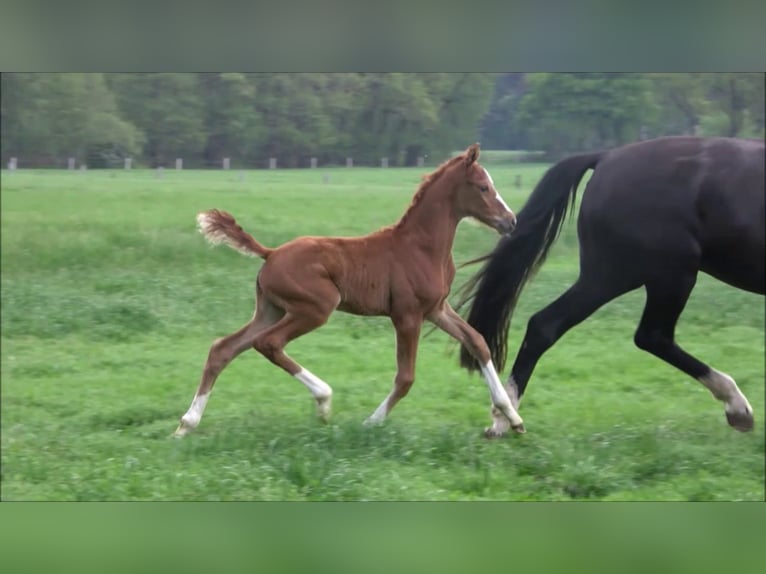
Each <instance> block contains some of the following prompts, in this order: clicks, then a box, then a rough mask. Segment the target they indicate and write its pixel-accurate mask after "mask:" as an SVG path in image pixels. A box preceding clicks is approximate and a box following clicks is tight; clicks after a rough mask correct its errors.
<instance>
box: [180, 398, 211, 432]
mask: <svg viewBox="0 0 766 574" xmlns="http://www.w3.org/2000/svg"><path fill="white" fill-rule="evenodd" d="M209 398H210V393H207V394H205V395H199V396H198V395H194V400H193V401H192V404H191V406H190V407H189V410H188V411H186V414H185V415H184V416H182V417H181V420H182V421H183V423H184V425H186V426H187V427H191V428H195V427H196V426H197V425H198V424H199V421H200V420H201V419H202V413H203V412H205V405H207V400H208V399H209Z"/></svg>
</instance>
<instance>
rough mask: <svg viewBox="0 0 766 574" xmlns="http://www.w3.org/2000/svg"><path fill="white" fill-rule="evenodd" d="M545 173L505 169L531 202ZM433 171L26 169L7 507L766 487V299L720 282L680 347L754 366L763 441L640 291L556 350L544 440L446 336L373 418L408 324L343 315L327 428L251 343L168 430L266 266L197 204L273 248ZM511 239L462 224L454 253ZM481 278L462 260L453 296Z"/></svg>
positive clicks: (759, 494)
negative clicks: (397, 340) (504, 415)
mask: <svg viewBox="0 0 766 574" xmlns="http://www.w3.org/2000/svg"><path fill="white" fill-rule="evenodd" d="M544 167H545V166H542V165H530V164H524V165H516V166H514V165H498V166H491V165H490V168H491V171H492V176H493V178H494V180H495V184H496V186H497V188H498V190H499V191H500V192H501V193H502V194H503V196H504V198H505V200H506V201H507V203H508V204H509V205H510V206H511V207H512V208H513V209H514V210H516V211H518V210H519V209H520V207H521V205H522V204H523V202H524V199H525V198H526V196H527V195H528V193H529V192H530V191H531V188H532V187H533V185H534V183H535V182H536V181H537V179H538V178H539V177H540V176H541V175H542V172H543V170H544ZM426 169H427V168H426ZM424 171H425V170H424V169H367V168H353V169H345V168H336V169H321V168H320V169H316V170H309V169H304V170H292V171H291V170H270V171H266V170H264V171H248V172H244V173H243V174H241V175H240V172H237V171H226V172H224V171H215V172H212V171H210V172H200V171H183V172H175V171H170V170H166V171H165V173H164V176H163V177H162V178H158V177H156V174H155V173H154V172H151V171H148V170H147V171H138V170H136V171H130V172H124V171H88V172H84V173H83V172H77V171H73V172H64V171H27V170H19V171H16V172H13V173H9V172H6V171H4V172H3V174H2V395H1V397H2V402H1V408H2V413H1V414H2V417H1V424H2V485H1V486H2V499H3V500H572V499H591V500H592V499H597V500H741V499H746V500H762V499H763V498H764V426H763V423H764V419H765V418H766V412H765V409H764V300H763V298H762V297H760V296H756V295H752V294H748V293H744V292H740V291H737V290H735V289H733V288H730V287H728V286H725V285H722V284H721V283H718V282H717V281H715V280H713V279H711V278H710V277H707V276H704V275H701V276H700V278H699V280H698V283H697V288H696V289H695V291H694V293H693V294H692V297H691V300H690V301H689V303H688V305H687V308H686V311H685V313H684V314H683V315H682V317H681V320H680V323H679V326H678V331H677V332H678V340H679V342H680V343H681V344H682V345H684V347H685V348H686V349H688V350H689V352H691V353H693V354H695V355H697V356H698V357H699V358H700V359H702V360H704V361H706V362H708V363H709V364H711V365H712V366H714V367H716V368H718V369H720V370H722V371H725V372H727V373H729V374H731V375H732V376H733V377H734V378H735V379H736V380H737V383H738V384H739V386H740V388H741V389H742V391H743V392H744V393H745V394H746V395H747V397H748V398H749V400H750V403H751V404H752V406H753V409H754V414H755V419H756V423H755V424H756V426H755V430H754V432H752V433H750V434H741V433H738V432H736V431H734V430H732V429H730V428H729V427H728V426H727V425H726V422H725V418H724V413H723V405H722V404H721V403H718V402H717V401H715V400H714V399H713V398H712V396H711V395H710V394H709V393H708V391H707V390H705V389H704V388H703V387H702V386H701V385H700V384H699V383H697V382H696V381H694V380H692V379H690V378H688V377H686V376H685V375H684V374H683V373H681V372H679V371H676V370H674V369H673V368H671V367H669V366H668V365H666V364H665V363H663V362H661V361H660V360H658V359H656V358H655V357H652V356H650V355H648V354H646V353H644V352H642V351H640V350H638V349H637V348H636V347H635V346H634V345H633V340H632V339H633V332H634V330H635V328H636V325H637V322H638V319H639V317H640V314H641V309H642V305H643V299H644V297H643V293H642V292H633V293H630V294H628V295H627V296H625V297H623V298H621V299H618V300H616V301H614V302H612V303H610V304H609V305H607V306H606V307H604V308H603V309H601V310H600V311H599V312H597V313H596V314H595V315H594V316H593V317H592V318H590V319H589V320H588V321H586V322H585V323H583V324H582V325H580V326H578V327H576V328H575V329H573V330H572V331H570V332H569V333H568V334H566V335H565V336H564V337H563V338H562V340H561V341H559V343H558V344H557V345H556V346H555V347H554V348H553V349H551V350H550V351H549V352H548V353H547V354H546V355H545V356H544V357H543V359H542V360H541V362H540V364H539V365H538V367H537V370H536V371H535V373H534V375H533V378H532V380H531V382H530V386H529V388H528V390H527V393H526V395H525V397H524V401H523V403H522V405H521V410H520V412H521V414H522V416H523V417H524V421H525V425H526V428H527V434H525V435H516V436H512V437H509V438H507V439H502V440H498V441H487V440H485V439H483V438H482V436H481V434H482V431H483V429H484V427H485V426H487V425H488V424H489V412H488V411H489V397H488V393H487V390H486V387H485V386H484V383H483V381H482V379H481V378H480V376H478V375H475V376H470V375H468V374H467V373H466V372H465V371H463V370H461V369H460V368H459V367H458V357H457V350H458V349H457V346H456V345H455V344H453V343H451V342H450V341H448V338H447V336H446V335H445V334H443V333H441V332H436V331H434V332H433V333H430V334H428V335H427V336H426V337H425V338H424V339H423V341H422V343H421V346H420V349H419V354H418V364H417V376H416V381H415V384H414V386H413V388H412V390H411V392H410V394H409V395H408V396H407V397H406V398H405V399H404V400H403V401H402V402H401V403H400V404H399V405H398V406H397V407H396V409H395V410H394V411H393V413H392V415H391V417H390V418H389V420H388V421H387V422H386V423H385V424H384V425H382V426H380V427H374V428H367V427H363V426H362V425H361V422H362V421H363V420H364V418H366V417H367V416H368V415H369V414H370V413H372V411H373V410H374V409H375V408H376V407H377V405H378V404H379V403H380V401H381V400H382V399H383V397H384V396H385V395H386V394H387V393H388V392H389V390H390V388H391V384H392V380H393V376H394V373H395V349H394V331H393V329H392V327H391V326H390V324H389V322H388V320H387V319H383V318H369V317H355V316H351V315H345V314H341V313H337V314H334V315H333V316H332V318H331V320H330V322H329V323H328V324H327V325H325V326H324V327H323V328H321V329H320V330H318V331H316V332H314V333H311V334H309V335H307V336H306V337H303V338H301V339H299V340H298V341H296V342H294V343H293V344H292V345H290V346H289V347H288V352H289V353H290V354H291V355H292V356H294V357H295V358H296V359H297V360H298V361H299V362H300V363H301V364H303V365H304V366H305V367H306V368H307V369H309V370H311V371H313V372H314V373H316V374H317V375H318V376H320V377H322V378H323V379H324V380H326V381H327V382H328V383H329V384H330V385H331V386H332V387H333V389H334V391H335V394H334V405H333V419H332V421H331V424H329V425H326V426H325V425H321V424H320V423H319V422H318V421H317V420H316V417H315V414H314V413H315V407H314V401H313V400H312V398H311V396H310V395H309V393H308V391H307V390H306V389H305V388H304V387H303V385H301V384H300V383H299V382H297V381H296V380H294V379H293V378H292V377H290V376H288V375H287V374H286V373H284V372H282V371H281V370H280V369H278V368H277V367H275V366H274V365H272V364H270V363H268V362H267V361H266V360H265V359H263V358H262V357H261V356H260V355H258V354H257V353H255V352H251V353H245V354H243V355H242V356H241V357H240V358H238V359H237V360H236V361H234V362H233V363H232V365H230V366H229V367H228V368H227V369H226V370H225V371H224V372H223V374H222V375H221V377H220V378H219V380H218V382H217V384H216V386H215V390H214V392H213V394H212V396H211V399H210V402H209V404H208V407H207V410H206V413H205V416H204V417H203V419H202V423H201V424H200V426H199V428H198V429H196V430H195V431H194V432H193V433H191V434H190V435H189V436H188V437H186V438H184V439H182V440H174V439H172V438H170V435H171V433H172V432H173V430H174V429H175V428H176V425H177V422H178V418H179V417H180V416H181V415H182V414H183V413H184V412H185V410H186V409H187V407H188V406H189V402H190V401H191V398H192V396H193V394H194V391H195V389H196V386H197V384H198V381H199V375H200V369H201V367H202V365H203V363H204V360H205V357H206V354H207V351H208V348H209V345H210V343H211V342H212V341H213V340H214V339H215V338H216V337H219V336H222V335H225V334H228V333H230V332H232V331H234V330H235V329H237V328H239V327H240V326H241V325H242V324H244V323H245V322H246V321H248V320H249V319H250V317H251V315H252V312H253V289H254V281H255V276H256V272H257V269H258V266H259V265H260V263H261V262H260V260H256V259H252V258H246V257H244V256H242V255H240V254H238V253H235V252H234V251H232V250H230V249H228V248H225V247H220V248H217V249H212V248H210V247H209V246H208V245H207V244H206V243H205V242H204V240H203V238H202V237H201V236H200V235H199V233H197V231H196V228H195V215H196V213H197V212H198V211H200V210H203V209H208V208H211V207H217V208H220V209H225V210H227V211H230V212H231V213H232V214H234V215H235V217H236V218H237V220H238V222H239V223H240V224H241V225H242V226H243V227H244V228H245V229H246V230H247V231H249V232H251V233H252V234H253V235H254V236H255V237H256V238H257V239H258V240H259V241H261V242H262V243H264V244H265V245H268V246H276V245H277V244H279V243H282V242H284V241H287V240H288V239H291V238H293V237H296V236H298V235H310V234H312V235H358V234H363V233H367V232H369V231H372V230H374V229H377V228H378V227H381V226H383V225H387V224H389V223H392V222H394V221H395V220H396V219H398V217H399V216H400V215H401V214H402V212H403V211H404V209H405V207H406V206H407V204H408V203H409V200H410V198H411V196H412V195H413V194H414V192H415V190H416V188H417V185H418V182H419V180H420V176H421V174H422V173H424ZM518 175H521V177H522V186H521V188H519V189H517V188H515V187H514V185H513V183H514V181H515V178H516V176H518ZM496 240H497V235H496V234H495V233H494V232H493V231H491V230H489V229H486V228H483V227H479V226H477V225H472V224H470V223H468V222H463V223H462V224H461V226H460V227H459V229H458V235H457V239H456V243H455V248H454V251H453V253H454V256H455V260H456V262H458V263H460V262H461V261H466V260H468V259H470V258H473V257H476V256H478V255H481V254H483V253H485V252H487V251H488V250H489V249H491V247H492V246H493V245H494V243H495V241H496ZM577 257H578V255H577V247H576V235H575V226H574V222H571V223H570V224H567V226H566V228H565V232H564V235H563V236H562V237H561V239H560V240H559V242H558V243H557V244H556V246H555V247H554V249H553V252H552V254H551V257H550V258H549V260H548V262H547V263H546V265H545V266H544V267H543V269H542V271H541V272H540V274H539V275H538V276H537V277H536V278H535V279H534V280H533V281H532V283H531V284H530V285H529V287H528V288H527V290H526V291H525V293H524V294H523V295H522V298H521V301H520V304H519V307H518V309H517V312H516V317H515V319H514V322H513V324H512V327H511V338H510V342H509V348H510V349H512V352H513V353H515V350H516V348H517V346H518V344H519V342H520V340H521V338H522V336H523V334H524V329H525V326H526V321H527V319H528V318H529V316H530V315H531V314H532V313H533V312H534V311H536V310H538V309H539V308H541V307H542V306H543V305H545V304H546V303H547V302H549V301H551V300H552V299H553V298H554V297H555V296H557V295H558V294H559V293H561V292H562V291H563V290H564V289H565V287H566V286H567V285H568V284H569V283H570V281H571V280H572V279H573V278H574V277H575V276H576V274H577V262H578V260H577ZM474 270H475V268H467V269H462V270H460V271H459V273H458V277H457V279H456V281H455V283H454V285H453V296H452V298H451V299H452V301H453V302H454V301H456V299H457V296H456V289H457V287H458V286H459V285H460V284H461V283H462V282H463V281H464V280H465V279H466V278H467V277H468V276H469V274H470V273H471V272H472V271H474ZM428 330H429V329H428V328H426V329H424V332H427V331H428ZM509 362H512V358H511V359H510V360H509ZM505 375H507V372H505V373H501V377H504V376H505Z"/></svg>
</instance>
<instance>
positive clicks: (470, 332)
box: [428, 301, 525, 438]
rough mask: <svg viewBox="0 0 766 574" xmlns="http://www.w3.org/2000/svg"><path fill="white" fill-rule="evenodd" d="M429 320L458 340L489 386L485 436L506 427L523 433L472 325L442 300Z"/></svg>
mask: <svg viewBox="0 0 766 574" xmlns="http://www.w3.org/2000/svg"><path fill="white" fill-rule="evenodd" d="M428 319H429V321H431V322H432V323H434V324H435V325H436V326H437V327H439V328H440V329H442V330H443V331H444V332H446V333H447V334H449V335H451V336H452V337H454V338H455V339H457V340H458V341H460V342H461V343H462V344H463V345H465V347H466V348H467V349H468V350H469V351H470V353H471V355H473V356H474V357H475V358H476V359H477V360H478V361H479V363H480V364H481V374H482V375H484V380H485V381H486V383H487V387H488V388H489V396H490V399H491V400H492V407H491V413H492V419H493V423H492V426H491V427H489V428H487V429H485V430H484V435H485V436H486V437H487V438H495V437H500V436H503V435H504V434H505V433H506V432H507V431H508V429H509V427H510V428H512V429H513V430H514V431H516V432H518V433H523V432H525V430H524V421H523V420H522V419H521V416H519V413H518V412H517V411H516V408H515V407H514V405H513V401H512V400H511V398H510V397H509V395H508V392H507V391H506V389H505V388H504V387H503V384H502V383H501V382H500V377H499V376H498V375H497V371H496V370H495V366H494V364H493V363H492V358H491V355H490V353H489V348H488V347H487V343H486V342H485V341H484V337H482V336H481V335H480V334H479V333H478V332H477V331H476V330H475V329H474V328H473V327H471V326H470V325H469V324H468V323H466V322H465V321H464V320H463V318H462V317H461V316H460V315H458V314H457V313H456V312H455V310H454V309H452V307H450V306H449V304H448V303H447V302H446V301H445V302H444V305H443V306H442V308H441V309H440V310H439V311H437V312H436V313H434V314H432V315H431V316H430V317H428Z"/></svg>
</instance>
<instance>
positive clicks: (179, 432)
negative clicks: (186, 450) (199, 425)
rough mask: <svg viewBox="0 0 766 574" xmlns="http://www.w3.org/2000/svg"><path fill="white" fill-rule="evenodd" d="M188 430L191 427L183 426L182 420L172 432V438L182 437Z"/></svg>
mask: <svg viewBox="0 0 766 574" xmlns="http://www.w3.org/2000/svg"><path fill="white" fill-rule="evenodd" d="M190 430H191V428H190V427H187V426H184V423H183V422H182V423H181V424H179V425H178V428H177V429H176V431H175V432H174V433H173V435H172V436H173V438H183V437H185V436H186V435H187V434H189V431H190Z"/></svg>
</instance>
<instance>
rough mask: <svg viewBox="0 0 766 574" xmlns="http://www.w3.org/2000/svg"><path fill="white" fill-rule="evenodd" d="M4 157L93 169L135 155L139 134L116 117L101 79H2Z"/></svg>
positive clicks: (42, 76) (90, 76) (29, 76)
mask: <svg viewBox="0 0 766 574" xmlns="http://www.w3.org/2000/svg"><path fill="white" fill-rule="evenodd" d="M2 100H3V109H2V114H3V118H2V124H3V156H4V158H5V157H6V156H7V155H10V154H11V153H14V154H17V155H19V156H23V157H27V158H34V157H37V158H46V159H47V161H49V162H54V163H57V162H60V161H61V160H62V159H63V158H65V157H70V156H75V157H78V158H80V161H88V163H91V160H94V162H93V163H94V164H96V165H98V163H99V161H103V160H104V159H105V158H106V157H107V156H109V157H112V156H114V155H125V154H133V153H136V152H137V151H139V149H140V144H141V138H142V135H141V133H140V131H139V130H137V129H136V128H135V126H133V125H132V124H131V123H130V122H127V121H125V120H123V119H122V118H121V117H120V115H119V110H118V108H117V105H116V102H115V99H114V96H113V94H112V93H111V91H110V90H109V88H108V86H107V85H106V82H105V81H104V77H103V74H4V76H3V98H2Z"/></svg>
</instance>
